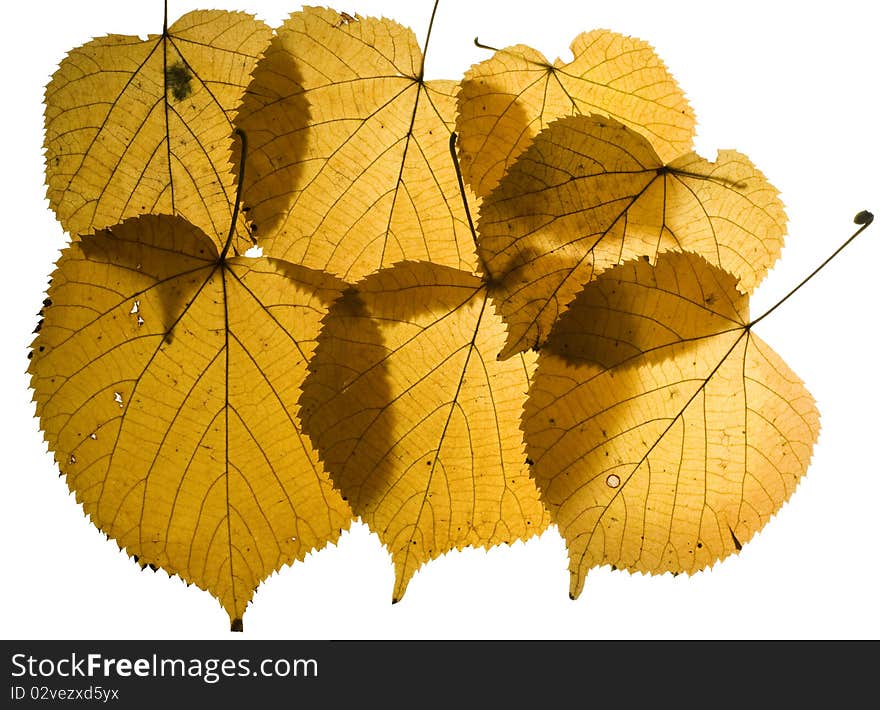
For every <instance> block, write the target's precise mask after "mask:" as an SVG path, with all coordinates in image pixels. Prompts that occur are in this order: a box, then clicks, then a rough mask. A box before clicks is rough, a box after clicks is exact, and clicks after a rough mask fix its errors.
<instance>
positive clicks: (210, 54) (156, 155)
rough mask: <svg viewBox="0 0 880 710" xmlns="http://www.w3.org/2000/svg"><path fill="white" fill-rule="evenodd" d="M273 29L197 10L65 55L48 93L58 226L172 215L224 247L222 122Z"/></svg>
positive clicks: (82, 228)
mask: <svg viewBox="0 0 880 710" xmlns="http://www.w3.org/2000/svg"><path fill="white" fill-rule="evenodd" d="M271 34H272V30H271V28H270V27H268V26H267V25H266V24H264V23H263V22H260V21H259V20H256V19H254V17H252V16H251V15H248V14H245V13H241V12H221V11H197V12H190V13H188V14H186V15H184V16H183V17H181V18H180V19H179V20H177V22H175V23H174V24H173V25H172V26H170V27H169V28H168V30H167V32H163V33H162V34H160V35H151V36H149V37H148V38H147V39H146V40H142V39H140V38H138V37H130V36H123V35H107V36H105V37H101V38H98V39H94V40H92V41H91V42H88V43H87V44H85V45H83V46H81V47H78V48H77V49H74V50H72V51H71V52H70V53H69V54H68V55H67V56H66V57H65V58H64V60H63V61H62V62H61V64H60V66H59V68H58V70H57V71H56V72H55V74H54V76H53V77H52V80H51V81H50V82H49V84H48V86H47V87H46V96H45V103H46V107H45V128H46V132H45V143H44V146H45V156H46V182H47V184H48V191H47V197H48V198H49V204H50V206H51V207H52V209H53V210H55V213H56V214H57V216H58V219H59V221H60V222H61V224H62V226H63V227H64V229H66V230H67V231H68V232H70V233H71V234H73V235H79V234H81V233H88V232H91V231H93V230H96V229H102V228H105V227H110V226H112V225H115V224H117V223H119V222H121V221H123V220H124V219H125V218H127V217H133V216H137V215H140V214H160V213H163V214H173V215H179V216H181V217H183V218H185V219H187V220H188V221H190V222H191V223H192V224H194V225H196V226H197V227H199V228H200V229H202V230H203V231H204V232H205V233H206V234H208V235H209V236H211V237H213V238H215V239H216V240H217V243H218V245H221V246H222V244H223V241H224V239H225V236H226V232H227V230H228V228H229V223H230V220H231V219H232V207H231V205H232V203H233V199H232V197H233V195H234V192H235V185H234V182H235V174H234V171H233V170H232V169H231V167H230V161H231V159H232V154H231V150H232V143H233V141H232V135H233V127H232V122H231V121H232V117H233V113H234V111H235V109H236V107H237V106H238V104H239V102H240V101H241V96H242V92H243V91H244V87H245V86H246V85H247V83H248V81H249V79H250V74H251V71H252V70H253V68H254V65H255V64H256V60H257V56H258V55H259V53H260V52H261V51H262V50H263V49H264V47H265V46H266V44H267V43H268V41H269V38H270V37H271ZM241 234H242V235H246V232H245V231H244V227H243V222H242V230H241ZM239 241H240V243H239V244H238V245H237V247H238V248H240V249H246V248H247V247H248V246H250V244H251V241H250V240H249V239H248V238H247V237H246V236H245V237H243V238H242V239H240V240H239Z"/></svg>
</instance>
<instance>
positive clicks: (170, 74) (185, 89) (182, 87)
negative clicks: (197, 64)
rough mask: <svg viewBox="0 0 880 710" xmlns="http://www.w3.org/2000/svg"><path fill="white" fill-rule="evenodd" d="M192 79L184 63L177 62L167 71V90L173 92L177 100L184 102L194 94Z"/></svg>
mask: <svg viewBox="0 0 880 710" xmlns="http://www.w3.org/2000/svg"><path fill="white" fill-rule="evenodd" d="M192 78H193V77H192V74H190V73H189V69H187V68H186V66H184V64H183V62H177V63H176V64H173V65H172V66H170V67H168V68H167V69H166V70H165V88H166V89H170V90H171V95H172V96H173V97H174V98H175V100H177V101H182V100H183V99H185V98H186V97H187V96H189V95H190V94H191V93H192V87H191V86H190V82H192Z"/></svg>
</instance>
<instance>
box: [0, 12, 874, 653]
mask: <svg viewBox="0 0 880 710" xmlns="http://www.w3.org/2000/svg"><path fill="white" fill-rule="evenodd" d="M346 2H348V0H346ZM209 7H210V8H222V9H238V10H246V11H250V12H253V13H255V14H257V15H258V16H259V17H261V18H262V19H264V20H266V21H267V22H269V23H270V24H272V25H277V24H280V22H281V21H282V20H283V18H284V17H286V15H287V14H288V13H289V12H291V11H293V10H296V9H298V7H299V6H296V5H288V4H287V3H285V2H277V1H274V0H273V1H269V0H262V1H258V0H238V2H226V1H222V2H221V1H219V0H216V1H214V2H207V1H206V2H192V1H191V0H170V10H169V14H170V20H171V21H173V20H174V19H176V18H177V17H178V16H180V15H181V14H183V13H185V12H187V11H189V10H191V9H196V8H209ZM877 8H878V6H877V5H876V4H874V3H869V2H863V1H859V2H855V1H844V0H837V1H836V2H834V3H827V2H822V3H813V2H800V3H796V4H795V3H782V2H775V3H771V2H766V1H765V0H762V1H760V2H753V1H752V0H738V2H735V3H714V2H675V1H669V2H655V1H649V2H634V1H629V2H628V1H623V0H605V2H601V3H600V2H590V1H589V0H580V1H578V2H562V1H560V0H537V1H532V2H521V1H512V0H491V1H483V0H481V1H479V2H477V1H476V0H468V1H467V2H465V1H464V0H441V3H440V9H439V12H438V14H437V20H436V23H435V26H434V34H433V37H432V39H431V45H430V49H429V52H428V64H427V70H428V75H429V78H449V79H459V78H460V77H461V76H462V74H463V73H464V71H466V69H467V68H468V67H469V66H470V65H471V64H472V63H475V62H477V61H481V60H483V59H485V58H487V57H488V56H489V54H488V53H487V52H485V51H484V50H480V49H478V48H476V47H475V46H474V45H473V43H472V40H473V38H474V36H476V35H479V37H480V39H481V41H483V42H485V43H487V44H490V45H494V46H496V47H502V46H507V45H510V44H514V43H520V42H521V43H525V44H530V45H532V46H534V47H536V48H537V49H539V50H541V51H542V52H544V53H545V55H546V56H547V58H548V59H550V60H552V59H554V58H555V57H556V56H562V57H563V58H567V57H569V52H568V46H569V43H570V41H571V39H572V38H573V37H574V35H575V34H577V33H578V32H580V31H584V30H590V29H594V28H599V27H605V28H609V29H612V30H615V31H618V32H622V33H626V34H630V35H634V36H636V37H640V38H642V39H645V40H647V41H649V42H650V43H651V44H652V45H653V46H654V47H655V48H656V50H657V52H658V54H659V55H660V56H661V57H662V58H663V59H664V61H665V62H666V64H667V66H668V67H669V68H670V70H671V71H672V73H673V74H674V75H675V76H676V78H677V79H678V81H679V83H680V84H681V85H682V87H683V88H684V90H685V91H686V92H687V94H688V97H689V99H690V101H691V104H692V105H693V107H694V109H695V111H696V114H697V118H698V121H699V125H698V136H697V149H698V151H699V152H700V153H701V154H702V155H704V156H705V157H708V158H710V159H711V158H714V156H715V151H716V150H717V149H719V148H736V149H738V150H741V151H742V152H744V153H746V154H747V155H749V156H750V157H751V158H752V160H753V161H754V162H755V164H756V165H757V166H758V167H759V168H760V169H761V170H762V171H763V172H764V173H765V174H766V175H767V177H768V178H769V179H770V180H771V182H773V183H774V184H775V185H776V186H777V187H778V188H779V189H780V190H781V192H782V196H783V200H784V201H785V203H786V208H787V213H788V216H789V236H788V237H787V242H786V247H785V249H784V251H783V254H782V258H781V260H780V261H779V262H778V263H777V266H776V267H775V268H774V269H773V270H772V271H771V273H770V275H769V276H768V278H767V279H766V280H765V281H764V283H763V284H762V286H761V288H760V289H759V290H758V292H757V293H756V294H755V296H754V297H753V299H752V314H753V315H758V314H760V313H762V312H763V311H764V310H766V308H768V307H769V306H771V305H772V304H773V303H775V301H776V300H778V299H779V298H780V297H782V296H783V295H784V294H785V293H786V292H787V291H788V290H789V289H790V288H792V287H793V286H794V285H795V284H797V283H798V282H799V281H800V279H801V278H803V277H804V276H805V275H806V274H808V273H809V272H810V271H811V270H812V269H813V268H814V267H815V266H817V265H818V264H819V263H820V262H821V261H822V260H823V259H824V258H825V257H826V256H828V255H829V254H830V253H831V252H832V251H833V250H834V249H835V248H836V247H837V245H838V244H839V243H841V242H842V241H843V240H844V239H845V238H846V237H847V236H849V234H851V233H852V231H853V229H854V226H853V225H852V217H853V215H854V214H855V213H856V212H858V211H859V210H861V209H871V210H873V211H875V212H880V139H878V136H877V127H878V125H880V112H878V98H877V93H878V91H880V85H878V75H880V49H878V47H880V43H878V42H877V41H876V32H877V28H878V26H880V23H878V20H880V12H878V9H877ZM337 9H339V10H344V11H347V12H349V13H351V14H354V13H355V12H357V13H359V14H361V15H363V16H368V15H384V16H385V17H389V18H393V19H396V20H398V21H399V22H401V23H402V24H405V25H408V26H410V27H412V28H413V29H414V30H415V31H416V33H417V35H418V36H419V38H420V40H422V41H423V40H424V36H425V31H426V29H427V24H428V18H429V16H430V11H431V2H430V0H419V1H412V2H390V1H388V0H384V1H383V2H375V1H372V0H360V1H359V2H355V1H354V0H352V4H351V5H348V6H341V7H338V8H337ZM3 16H4V21H5V26H6V32H5V33H4V41H3V42H2V45H0V46H2V50H0V51H2V52H3V58H2V64H0V66H2V67H3V86H4V92H3V96H4V99H5V101H4V106H3V110H2V122H3V123H2V128H3V131H2V138H3V155H4V157H5V159H4V160H3V162H2V172H0V174H2V178H0V179H2V184H3V191H2V194H3V196H4V204H5V207H6V217H5V220H4V223H5V229H4V230H3V231H4V234H3V240H4V242H5V244H6V263H5V268H4V269H3V270H2V275H0V288H2V293H0V298H2V300H0V313H2V319H3V321H2V332H3V340H2V346H0V347H2V351H0V355H2V363H0V373H2V375H0V377H2V379H0V383H2V391H0V408H2V409H0V412H2V427H0V431H2V436H3V439H2V450H0V486H2V489H0V526H2V529H0V530H2V531H0V545H2V582H0V608H2V609H3V619H2V622H0V634H2V636H4V637H6V638H9V639H39V638H87V639H88V638H92V639H104V638H106V639H111V638H156V639H161V638H229V637H230V636H234V637H236V638H254V639H258V638H275V637H277V638H305V639H327V638H329V639H361V638H363V639H382V638H410V639H419V638H427V639H434V638H437V639H439V638H463V639H472V638H473V639H478V638H495V639H528V638H541V639H563V638H577V639H592V638H618V639H678V638H684V639H688V638H690V639H715V638H722V639H738V638H752V639H781V638H793V639H822V638H845V639H859V638H873V639H876V638H880V603H878V600H880V576H878V575H880V573H878V557H880V555H878V548H877V543H878V523H880V515H878V510H880V463H878V461H880V458H878V438H880V437H878V433H880V428H878V420H880V418H878V415H877V412H878V405H877V403H878V401H880V385H878V381H880V378H878V371H877V364H876V360H877V352H878V336H877V327H878V322H880V320H878V308H877V306H878V302H880V299H878V295H877V283H878V277H880V271H878V263H880V245H878V240H880V234H878V230H880V225H875V226H874V227H872V228H871V229H869V230H868V231H867V232H866V233H864V234H863V235H862V236H861V237H859V239H857V240H856V241H855V242H854V243H853V244H852V245H851V246H850V247H849V248H848V249H846V250H845V251H844V252H843V253H842V255H841V256H840V257H838V259H837V260H835V261H834V262H832V264H831V265H830V266H829V267H828V268H827V269H826V270H825V271H823V272H822V273H821V274H820V275H819V276H818V277H817V278H816V279H814V280H813V281H812V282H811V283H810V284H809V286H808V287H807V288H806V289H805V290H803V291H801V292H799V293H798V295H797V296H796V297H795V298H793V299H791V300H790V301H788V302H787V303H786V304H785V305H784V306H783V307H782V308H780V309H779V310H778V311H776V312H775V313H774V314H773V315H772V316H771V317H769V318H768V319H767V320H765V321H764V322H762V323H761V324H760V326H759V327H758V332H759V333H760V335H761V336H762V337H764V338H765V339H766V340H767V341H768V342H769V343H770V344H771V345H772V346H773V347H774V348H775V349H776V350H777V351H778V352H779V353H780V354H781V355H782V356H783V357H784V358H785V359H786V361H787V362H788V363H789V364H790V365H791V366H792V368H793V369H794V370H795V371H796V372H797V373H798V374H799V375H800V376H801V378H802V379H804V380H805V382H806V384H807V386H808V387H809V389H810V390H811V392H812V393H813V395H814V397H815V398H816V400H817V401H818V406H819V409H820V412H821V414H822V433H821V436H820V440H819V443H818V445H817V447H816V449H815V453H814V458H813V462H812V465H811V466H810V469H809V471H808V474H807V476H806V478H805V479H804V480H803V482H802V483H801V485H800V486H799V488H798V489H797V490H796V491H795V493H794V495H793V497H792V498H791V500H790V501H789V502H788V503H787V504H786V505H785V506H784V507H783V509H782V510H781V511H780V513H779V514H778V515H777V516H776V517H775V518H774V519H773V520H771V522H770V523H769V524H768V525H767V526H766V527H765V528H764V530H763V531H762V532H761V533H760V534H758V535H757V536H756V537H755V538H753V540H752V541H751V542H750V543H748V544H747V545H746V546H745V548H744V549H743V551H742V553H741V554H740V555H739V556H738V557H733V558H730V559H728V560H726V561H724V562H723V563H721V564H719V565H717V566H716V567H715V568H713V569H712V570H710V571H705V572H701V573H698V574H696V575H695V576H693V577H690V578H689V577H686V576H684V575H681V576H679V577H676V578H672V577H671V576H669V575H666V576H663V577H644V576H641V575H636V576H632V575H629V574H627V573H624V572H615V573H612V572H610V571H609V570H607V569H602V570H594V571H593V572H591V573H590V574H589V575H588V578H587V582H586V587H585V590H584V592H583V594H582V596H581V597H580V599H579V600H577V601H575V602H572V601H570V600H569V599H568V571H567V560H566V554H565V546H564V544H563V542H562V540H561V539H560V537H559V535H558V534H557V532H556V530H555V529H551V530H550V531H548V532H546V533H545V534H544V535H543V536H542V537H541V538H540V539H536V540H532V541H531V542H529V543H528V544H522V543H517V544H515V545H513V546H511V547H502V548H495V549H493V550H491V551H489V552H488V553H487V552H486V551H483V550H467V551H465V552H461V553H459V552H456V553H452V554H449V555H447V556H445V557H444V558H442V559H440V560H437V561H435V562H432V563H431V564H429V565H428V566H426V567H425V568H423V570H422V571H421V572H419V573H418V574H417V575H416V576H415V577H414V578H413V580H412V582H411V583H410V586H409V589H408V591H407V594H406V596H405V598H404V599H403V601H402V602H401V603H399V604H396V605H394V606H392V605H391V591H392V584H393V571H392V566H391V561H390V558H389V556H388V555H387V553H386V552H385V551H384V549H383V548H382V546H381V545H380V543H379V541H378V539H377V538H376V537H375V536H374V535H371V534H370V533H369V532H368V531H367V529H366V528H365V527H364V526H362V525H361V524H357V525H355V526H354V527H353V528H352V530H351V532H349V533H346V534H345V535H344V536H343V537H342V539H341V541H340V543H339V544H338V545H337V546H335V547H330V548H327V549H326V550H324V551H322V552H320V553H317V554H313V555H311V556H310V557H309V558H307V559H306V561H305V563H298V564H296V565H295V566H294V567H292V568H286V569H284V570H282V571H281V573H280V574H276V575H273V576H272V577H271V578H270V579H269V580H267V581H266V582H265V583H264V584H263V585H262V586H261V587H260V589H259V591H258V592H257V594H256V596H255V598H254V602H253V604H252V606H251V607H250V608H249V610H248V612H247V613H246V614H245V617H244V626H245V632H244V633H243V634H230V633H229V631H228V619H227V616H226V613H225V612H224V611H223V610H222V609H221V608H220V606H219V604H218V603H217V602H216V601H215V600H214V599H213V598H212V597H211V596H210V595H209V594H208V593H206V592H202V591H200V590H198V589H196V588H195V587H190V588H187V587H185V585H184V584H183V583H182V582H181V581H180V580H179V579H177V578H169V577H168V575H167V574H165V573H164V572H159V573H155V574H154V573H152V572H150V571H149V570H148V571H145V572H142V571H140V569H139V568H138V566H137V565H135V564H134V563H133V562H132V561H131V560H129V559H128V557H127V556H126V555H125V554H124V553H122V552H120V551H119V550H118V548H117V546H116V544H115V543H114V542H112V541H107V540H106V539H105V537H104V535H103V534H102V533H100V532H99V531H98V530H97V529H96V528H95V527H94V526H92V525H91V523H89V522H88V521H87V520H86V519H85V517H84V515H83V513H82V510H81V509H80V507H79V506H78V505H77V504H76V502H75V500H74V498H73V496H72V495H71V494H69V493H68V491H67V487H66V485H65V483H64V480H63V479H61V478H59V477H58V475H57V469H56V467H55V465H54V463H53V461H52V458H51V455H50V454H49V453H47V450H46V445H45V444H44V443H43V441H42V436H41V434H40V432H39V427H38V422H37V421H36V419H34V407H33V404H32V403H31V401H30V399H31V393H30V391H29V390H28V378H27V376H26V374H25V370H26V367H27V350H28V345H29V343H30V341H31V339H32V335H31V331H32V329H33V327H34V325H35V324H36V321H37V318H36V316H35V314H36V312H37V310H38V309H39V307H40V304H41V302H42V300H43V298H44V294H43V291H44V289H45V287H46V285H47V282H48V277H49V275H50V273H51V271H52V269H53V264H54V261H55V260H56V259H57V257H58V254H59V250H60V249H61V248H62V247H63V245H64V243H65V235H64V234H63V232H62V231H61V229H60V227H59V226H58V224H57V222H56V221H55V218H54V216H53V214H52V213H51V211H50V210H49V208H48V202H47V201H46V200H45V198H44V195H45V187H44V177H43V162H42V161H43V159H42V148H41V145H42V120H43V119H42V95H43V89H44V86H45V84H46V82H47V81H48V79H49V77H50V76H51V74H52V73H53V72H54V71H55V69H56V67H57V64H58V62H59V61H60V60H61V59H62V58H63V56H64V55H65V53H66V52H67V51H69V50H70V49H72V48H74V47H75V46H78V45H80V44H83V43H84V42H86V41H88V40H89V39H90V38H91V37H93V36H96V35H102V34H107V33H120V34H139V35H146V34H148V33H155V32H159V31H161V21H162V6H161V2H160V0H150V1H149V2H147V1H144V2H119V1H118V0H100V1H98V0H93V1H83V2H46V1H40V0H30V1H29V2H19V3H10V4H6V5H5V6H4V10H3ZM878 216H880V215H878Z"/></svg>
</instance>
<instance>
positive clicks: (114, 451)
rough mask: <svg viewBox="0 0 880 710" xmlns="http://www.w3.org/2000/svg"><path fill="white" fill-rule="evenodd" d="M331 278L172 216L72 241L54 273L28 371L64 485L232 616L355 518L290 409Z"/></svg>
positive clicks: (133, 546)
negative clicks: (274, 576)
mask: <svg viewBox="0 0 880 710" xmlns="http://www.w3.org/2000/svg"><path fill="white" fill-rule="evenodd" d="M338 288H339V282H338V281H337V280H336V279H333V278H332V277H328V276H325V275H319V274H316V273H314V272H311V271H309V270H307V269H304V268H302V267H297V266H293V265H290V264H285V263H283V262H280V261H276V260H273V259H268V258H259V259H249V258H245V257H236V258H233V259H229V260H226V261H219V260H218V254H217V250H216V248H215V246H214V244H213V242H212V241H211V240H210V239H209V238H208V237H207V236H206V235H205V234H204V233H202V232H200V231H199V230H198V229H196V228H195V227H193V226H191V225H190V224H188V223H187V222H185V221H183V220H181V219H179V218H176V217H170V216H145V217H141V218H137V219H132V220H128V221H126V222H124V223H123V224H121V225H119V226H116V227H113V228H112V229H111V230H106V231H100V232H98V233H96V234H95V235H88V236H86V237H84V238H83V239H82V240H80V241H77V242H74V243H73V244H72V245H71V246H70V247H68V248H67V249H66V250H65V251H64V252H63V254H62V256H61V258H60V260H59V261H58V265H57V269H56V271H55V273H54V274H53V277H52V282H51V286H50V288H49V292H48V295H49V298H48V300H47V304H48V305H47V306H46V308H44V316H45V319H44V321H43V322H42V324H41V327H40V329H39V334H38V336H37V338H36V340H35V341H34V343H33V345H32V359H31V364H30V368H29V371H30V374H31V385H32V388H33V390H34V399H35V400H36V403H37V414H38V416H39V417H40V424H41V427H42V429H43V431H44V433H45V437H46V440H47V441H48V442H49V447H50V449H51V450H52V451H54V453H55V459H56V461H57V462H58V465H59V467H60V469H61V471H62V472H63V473H64V474H65V475H66V477H67V483H68V485H69V486H70V488H71V490H72V491H74V492H75V494H76V498H77V500H78V501H79V502H80V503H82V505H83V508H84V510H85V512H86V513H87V514H88V515H89V516H90V517H91V519H92V521H93V522H94V523H95V525H97V526H98V527H99V528H100V529H101V530H103V531H104V532H106V533H107V534H108V535H109V536H110V537H112V538H114V539H115V540H116V541H117V542H118V543H119V545H120V547H122V548H125V549H126V550H127V551H128V552H129V554H132V555H136V556H137V557H138V559H139V561H140V563H141V564H142V565H146V564H152V565H154V566H156V567H161V568H163V569H165V570H167V571H168V572H169V573H171V574H177V575H180V577H182V578H183V579H185V580H186V581H188V582H193V583H195V584H196V585H198V586H199V587H201V588H203V589H207V590H208V591H210V592H211V593H212V594H213V595H214V596H215V597H217V599H219V601H220V603H221V604H222V605H223V607H224V608H225V609H226V610H227V612H228V613H229V616H230V618H231V619H232V620H233V626H234V627H235V626H236V623H237V622H236V620H240V619H241V616H242V614H243V613H244V610H245V607H246V606H247V604H248V601H249V600H250V598H251V596H252V594H253V592H254V589H255V588H256V586H257V585H258V584H259V583H260V582H261V581H262V580H263V579H264V578H265V577H266V576H268V575H269V574H270V573H272V572H273V571H274V570H277V569H279V568H280V567H281V566H282V565H285V564H289V563H291V562H293V561H294V560H301V559H303V558H304V557H305V555H306V554H307V553H308V552H309V551H310V550H315V549H319V548H321V547H323V546H324V545H326V544H327V543H328V542H334V541H335V540H336V539H337V538H338V536H339V534H340V531H341V530H342V529H344V528H346V527H347V526H348V524H349V520H350V518H351V512H350V510H349V508H348V506H347V505H346V504H345V502H344V501H342V500H341V498H340V496H339V494H338V493H337V492H336V491H335V490H334V489H333V487H332V485H331V483H330V481H329V480H328V478H327V475H326V474H325V472H324V471H323V468H322V466H321V464H320V462H319V461H318V457H317V455H316V453H315V452H314V450H313V449H312V448H311V446H310V444H309V442H308V440H307V439H306V438H305V437H304V436H302V434H301V432H300V427H299V423H298V405H297V398H298V396H299V393H300V384H301V382H302V380H303V379H304V377H305V375H306V361H307V359H308V358H309V357H310V355H311V353H312V350H313V348H314V340H315V337H316V335H317V332H318V329H319V324H320V319H321V317H322V316H323V315H324V313H325V311H326V309H327V305H328V303H329V302H330V301H331V300H332V299H333V298H335V297H337V296H338V294H339V291H338ZM238 623H240V622H238Z"/></svg>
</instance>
